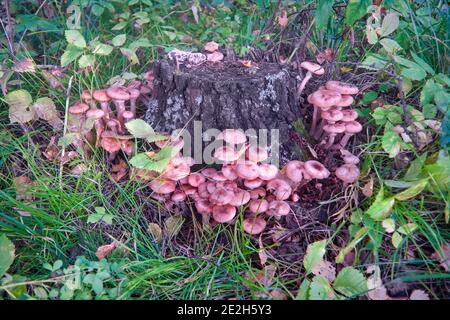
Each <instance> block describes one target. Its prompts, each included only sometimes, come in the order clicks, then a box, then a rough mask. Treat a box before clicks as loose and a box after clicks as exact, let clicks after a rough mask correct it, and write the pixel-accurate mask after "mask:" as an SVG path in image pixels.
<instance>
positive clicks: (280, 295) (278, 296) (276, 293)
mask: <svg viewBox="0 0 450 320" xmlns="http://www.w3.org/2000/svg"><path fill="white" fill-rule="evenodd" d="M270 296H271V297H272V299H273V300H287V298H288V297H287V294H286V293H284V292H283V291H282V290H280V289H275V290H272V291H270Z"/></svg>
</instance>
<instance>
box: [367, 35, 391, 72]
mask: <svg viewBox="0 0 450 320" xmlns="http://www.w3.org/2000/svg"><path fill="white" fill-rule="evenodd" d="M375 35H376V34H375ZM386 63H387V61H386V60H385V58H384V57H382V56H381V57H379V56H376V55H373V54H371V55H368V56H367V58H366V59H364V61H363V62H362V63H361V68H364V69H369V70H380V69H383V68H384V66H385V65H386Z"/></svg>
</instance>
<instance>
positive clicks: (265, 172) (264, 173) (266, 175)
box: [259, 163, 278, 180]
mask: <svg viewBox="0 0 450 320" xmlns="http://www.w3.org/2000/svg"><path fill="white" fill-rule="evenodd" d="M277 174H278V168H277V167H276V166H275V165H273V164H269V163H263V164H261V165H260V166H259V178H260V179H262V180H272V179H274V178H275V177H276V176H277Z"/></svg>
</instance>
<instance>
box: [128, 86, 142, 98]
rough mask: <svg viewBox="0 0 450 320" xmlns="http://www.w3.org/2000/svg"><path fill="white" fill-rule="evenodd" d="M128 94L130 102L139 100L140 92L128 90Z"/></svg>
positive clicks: (133, 89) (132, 89)
mask: <svg viewBox="0 0 450 320" xmlns="http://www.w3.org/2000/svg"><path fill="white" fill-rule="evenodd" d="M128 93H129V94H130V99H132V100H133V99H137V98H139V95H140V94H141V92H140V91H139V90H138V89H135V88H128Z"/></svg>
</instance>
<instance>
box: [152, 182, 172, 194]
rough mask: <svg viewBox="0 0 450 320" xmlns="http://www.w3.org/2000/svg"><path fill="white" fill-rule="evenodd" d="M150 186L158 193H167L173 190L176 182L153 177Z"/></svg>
mask: <svg viewBox="0 0 450 320" xmlns="http://www.w3.org/2000/svg"><path fill="white" fill-rule="evenodd" d="M149 186H150V188H151V189H152V190H153V191H154V192H156V193H160V194H168V193H171V192H174V191H175V188H176V186H177V185H176V183H175V181H172V180H164V179H155V180H153V181H152V182H150V184H149Z"/></svg>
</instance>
